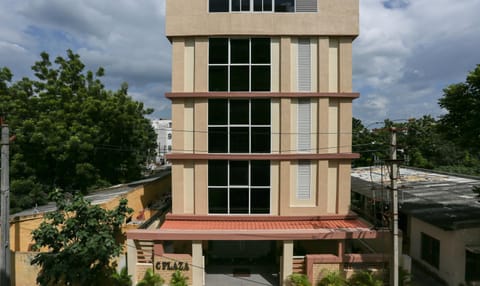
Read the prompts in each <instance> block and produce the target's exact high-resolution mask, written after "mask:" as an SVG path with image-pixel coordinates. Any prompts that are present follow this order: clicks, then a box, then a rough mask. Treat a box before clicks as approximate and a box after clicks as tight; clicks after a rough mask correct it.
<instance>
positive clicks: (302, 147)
mask: <svg viewBox="0 0 480 286" xmlns="http://www.w3.org/2000/svg"><path fill="white" fill-rule="evenodd" d="M310 118H311V108H310V99H308V98H307V99H303V98H302V99H299V100H298V110H297V133H298V135H297V151H298V152H304V153H305V152H306V153H309V152H311V151H312V150H311V144H310V142H311V127H310V126H311V122H310Z"/></svg>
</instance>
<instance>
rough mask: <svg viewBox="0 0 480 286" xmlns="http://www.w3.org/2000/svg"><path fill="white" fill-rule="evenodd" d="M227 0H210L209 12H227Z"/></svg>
mask: <svg viewBox="0 0 480 286" xmlns="http://www.w3.org/2000/svg"><path fill="white" fill-rule="evenodd" d="M228 1H229V0H210V1H209V2H210V10H209V11H210V12H228Z"/></svg>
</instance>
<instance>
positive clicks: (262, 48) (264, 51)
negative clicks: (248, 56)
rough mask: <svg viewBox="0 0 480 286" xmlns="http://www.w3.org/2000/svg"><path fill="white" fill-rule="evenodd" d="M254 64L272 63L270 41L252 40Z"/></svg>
mask: <svg viewBox="0 0 480 286" xmlns="http://www.w3.org/2000/svg"><path fill="white" fill-rule="evenodd" d="M252 63H254V64H269V63H270V39H269V38H252Z"/></svg>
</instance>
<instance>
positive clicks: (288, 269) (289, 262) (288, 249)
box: [281, 240, 293, 285]
mask: <svg viewBox="0 0 480 286" xmlns="http://www.w3.org/2000/svg"><path fill="white" fill-rule="evenodd" d="M282 259H283V261H282V270H283V271H282V281H281V285H289V284H287V282H286V281H287V278H288V276H289V275H291V274H292V273H293V241H291V240H285V241H283V255H282Z"/></svg>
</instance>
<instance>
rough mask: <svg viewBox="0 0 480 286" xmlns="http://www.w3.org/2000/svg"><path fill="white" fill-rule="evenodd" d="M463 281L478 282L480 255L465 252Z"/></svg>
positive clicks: (479, 277)
mask: <svg viewBox="0 0 480 286" xmlns="http://www.w3.org/2000/svg"><path fill="white" fill-rule="evenodd" d="M465 281H466V282H473V281H480V253H474V252H471V251H468V250H467V251H465ZM472 285H474V284H472Z"/></svg>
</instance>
